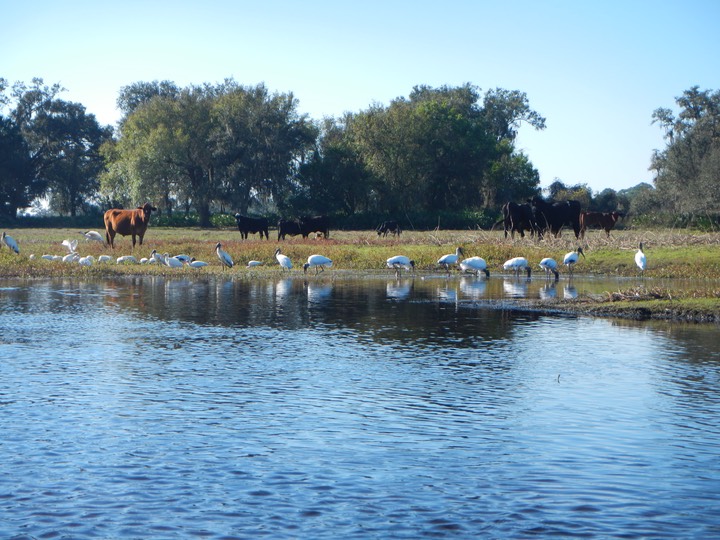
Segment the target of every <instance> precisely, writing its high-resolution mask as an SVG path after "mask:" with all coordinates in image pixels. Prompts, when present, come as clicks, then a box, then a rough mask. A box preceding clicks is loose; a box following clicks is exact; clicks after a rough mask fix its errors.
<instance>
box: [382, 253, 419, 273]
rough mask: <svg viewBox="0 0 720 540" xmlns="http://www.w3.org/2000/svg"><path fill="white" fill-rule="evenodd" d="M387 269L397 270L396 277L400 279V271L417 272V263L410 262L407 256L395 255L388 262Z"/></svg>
mask: <svg viewBox="0 0 720 540" xmlns="http://www.w3.org/2000/svg"><path fill="white" fill-rule="evenodd" d="M387 267H388V268H393V269H394V270H395V277H397V278H399V277H400V270H402V269H403V268H404V269H405V270H412V271H413V272H415V261H413V260H410V259H409V258H408V257H406V256H405V255H395V256H394V257H390V258H389V259H388V260H387Z"/></svg>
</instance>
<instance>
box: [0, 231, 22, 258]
mask: <svg viewBox="0 0 720 540" xmlns="http://www.w3.org/2000/svg"><path fill="white" fill-rule="evenodd" d="M0 239H1V240H2V243H3V244H5V245H6V246H7V247H9V248H10V249H11V250H12V251H14V252H15V253H17V254H18V255H19V254H20V248H19V247H18V244H17V242H16V241H15V239H14V238H13V237H12V236H10V235H9V234H7V233H6V232H5V231H3V233H2V238H0Z"/></svg>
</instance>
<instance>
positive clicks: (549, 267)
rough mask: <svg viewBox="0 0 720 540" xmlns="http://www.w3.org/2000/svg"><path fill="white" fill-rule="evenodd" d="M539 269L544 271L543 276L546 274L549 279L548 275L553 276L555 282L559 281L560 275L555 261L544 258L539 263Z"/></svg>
mask: <svg viewBox="0 0 720 540" xmlns="http://www.w3.org/2000/svg"><path fill="white" fill-rule="evenodd" d="M539 266H540V268H542V269H543V270H545V274H547V277H548V278H550V274H555V281H557V280H558V279H560V273H559V272H558V269H557V268H558V264H557V261H556V260H555V259H551V258H550V257H545V258H544V259H543V260H542V261H540V265H539Z"/></svg>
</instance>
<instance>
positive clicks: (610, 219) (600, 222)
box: [580, 212, 623, 238]
mask: <svg viewBox="0 0 720 540" xmlns="http://www.w3.org/2000/svg"><path fill="white" fill-rule="evenodd" d="M621 217H623V214H621V213H620V212H582V213H581V214H580V236H581V237H582V238H585V229H587V228H588V227H594V226H597V227H600V228H601V229H604V230H605V234H607V236H608V238H610V231H611V230H612V228H613V227H614V226H615V224H616V223H617V220H618V219H620V218H621Z"/></svg>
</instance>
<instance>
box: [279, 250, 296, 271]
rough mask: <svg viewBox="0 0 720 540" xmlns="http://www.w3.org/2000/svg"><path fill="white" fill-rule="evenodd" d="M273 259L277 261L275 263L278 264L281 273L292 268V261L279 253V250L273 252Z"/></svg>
mask: <svg viewBox="0 0 720 540" xmlns="http://www.w3.org/2000/svg"><path fill="white" fill-rule="evenodd" d="M275 258H276V259H277V262H278V263H279V264H280V267H281V268H282V269H283V272H284V271H285V270H286V269H287V270H290V269H291V268H292V261H291V260H290V257H288V256H287V255H283V254H282V253H280V248H277V249H276V250H275Z"/></svg>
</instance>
